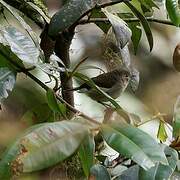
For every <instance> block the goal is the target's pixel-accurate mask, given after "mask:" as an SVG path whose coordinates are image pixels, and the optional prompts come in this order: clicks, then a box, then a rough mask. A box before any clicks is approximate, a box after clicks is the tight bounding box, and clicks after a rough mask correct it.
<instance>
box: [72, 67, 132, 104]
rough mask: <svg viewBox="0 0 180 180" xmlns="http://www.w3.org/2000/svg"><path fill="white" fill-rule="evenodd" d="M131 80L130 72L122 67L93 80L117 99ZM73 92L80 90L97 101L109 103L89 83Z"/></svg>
mask: <svg viewBox="0 0 180 180" xmlns="http://www.w3.org/2000/svg"><path fill="white" fill-rule="evenodd" d="M130 78H131V74H130V71H129V70H128V69H127V68H122V67H121V68H118V69H115V70H113V71H110V72H107V73H103V74H100V75H99V76H96V77H93V78H92V80H93V82H94V83H95V84H96V85H97V86H98V87H100V89H101V90H103V91H104V92H105V93H107V94H108V95H109V96H111V97H112V98H114V99H116V98H117V97H119V96H120V94H121V93H122V92H123V91H124V90H125V89H126V87H127V86H128V84H129V81H130ZM72 90H74V91H76V90H78V92H79V93H86V94H87V95H88V96H89V97H91V98H92V99H93V100H95V101H99V102H105V101H108V99H107V98H106V97H105V96H103V95H102V94H100V93H99V92H98V91H97V90H96V89H94V88H92V87H91V86H89V85H88V84H87V83H83V84H82V85H80V86H79V87H77V88H74V89H72Z"/></svg>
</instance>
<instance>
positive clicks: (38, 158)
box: [0, 121, 87, 179]
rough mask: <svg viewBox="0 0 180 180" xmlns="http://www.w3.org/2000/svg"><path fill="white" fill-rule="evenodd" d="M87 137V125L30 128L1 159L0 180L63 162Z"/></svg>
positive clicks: (50, 124)
mask: <svg viewBox="0 0 180 180" xmlns="http://www.w3.org/2000/svg"><path fill="white" fill-rule="evenodd" d="M86 134H87V128H86V126H85V125H82V124H81V123H78V122H73V121H61V122H54V123H44V124H39V125H36V126H32V128H30V129H29V130H27V131H26V132H25V133H24V135H23V136H21V137H20V138H18V140H17V141H16V142H15V143H14V144H13V145H12V146H11V147H10V148H9V150H8V151H7V152H6V153H5V155H4V156H3V157H2V161H1V162H0V179H6V178H7V177H9V176H11V175H15V174H17V173H18V172H32V171H37V170H40V169H44V168H47V167H49V166H52V165H54V164H56V163H58V162H62V161H63V160H65V159H66V158H68V157H69V156H71V155H72V154H73V153H74V152H75V151H76V150H77V148H78V147H79V145H80V143H81V141H82V140H83V139H84V137H85V135H86Z"/></svg>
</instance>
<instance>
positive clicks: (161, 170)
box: [139, 146, 178, 180]
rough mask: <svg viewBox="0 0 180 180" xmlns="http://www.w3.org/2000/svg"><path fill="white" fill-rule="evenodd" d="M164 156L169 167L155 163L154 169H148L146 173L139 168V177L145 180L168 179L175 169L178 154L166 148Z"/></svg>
mask: <svg viewBox="0 0 180 180" xmlns="http://www.w3.org/2000/svg"><path fill="white" fill-rule="evenodd" d="M165 154H166V155H167V160H168V163H169V165H162V164H160V163H157V164H156V166H155V167H153V168H151V169H149V170H148V171H145V170H144V169H142V168H140V171H139V176H140V177H141V178H142V179H146V180H159V179H169V178H170V176H171V175H172V173H173V172H174V170H175V168H176V165H177V161H178V153H177V152H176V151H175V150H174V149H172V148H170V147H168V146H166V147H165Z"/></svg>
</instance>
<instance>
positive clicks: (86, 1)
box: [49, 0, 96, 36]
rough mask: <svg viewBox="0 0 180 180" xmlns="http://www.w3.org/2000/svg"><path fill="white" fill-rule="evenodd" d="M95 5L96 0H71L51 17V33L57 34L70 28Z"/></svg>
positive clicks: (52, 34)
mask: <svg viewBox="0 0 180 180" xmlns="http://www.w3.org/2000/svg"><path fill="white" fill-rule="evenodd" d="M95 5H96V1H95V0H83V1H82V0H70V1H69V2H67V3H66V4H65V5H64V6H63V7H62V8H61V9H60V10H59V11H58V12H57V13H56V14H55V15H54V16H53V17H52V18H51V21H50V26H49V35H51V36H56V35H57V34H58V33H59V32H62V31H63V30H65V29H68V28H69V27H70V26H72V25H73V24H74V23H75V22H77V21H78V20H79V19H80V18H81V17H82V16H84V14H86V13H87V12H88V11H89V10H91V9H92V8H94V7H95Z"/></svg>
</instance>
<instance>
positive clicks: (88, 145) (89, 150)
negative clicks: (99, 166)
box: [78, 134, 95, 177]
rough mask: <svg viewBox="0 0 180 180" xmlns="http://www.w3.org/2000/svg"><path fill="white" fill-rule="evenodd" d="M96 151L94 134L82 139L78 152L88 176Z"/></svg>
mask: <svg viewBox="0 0 180 180" xmlns="http://www.w3.org/2000/svg"><path fill="white" fill-rule="evenodd" d="M94 152H95V143H94V137H93V135H92V134H88V135H87V136H86V137H85V138H84V140H83V141H82V143H81V145H80V148H79V153H78V155H79V157H80V160H81V164H82V167H83V170H84V173H85V175H86V177H88V176H89V173H90V169H91V167H92V166H93V163H94ZM87 155H88V156H87Z"/></svg>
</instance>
